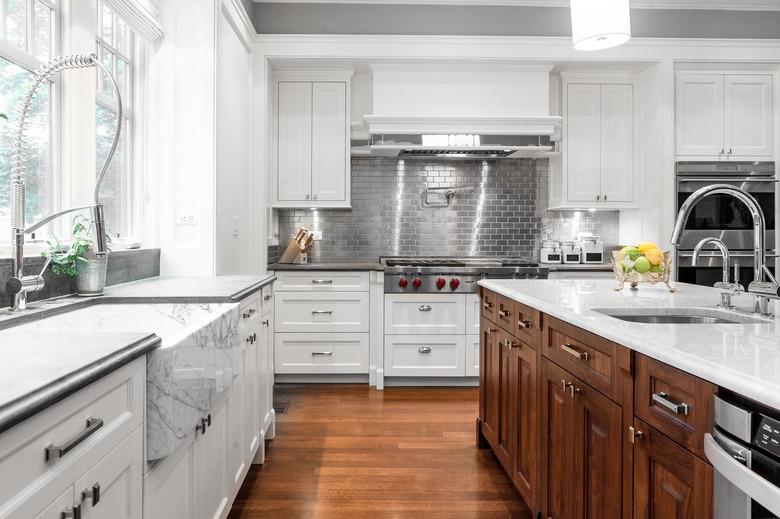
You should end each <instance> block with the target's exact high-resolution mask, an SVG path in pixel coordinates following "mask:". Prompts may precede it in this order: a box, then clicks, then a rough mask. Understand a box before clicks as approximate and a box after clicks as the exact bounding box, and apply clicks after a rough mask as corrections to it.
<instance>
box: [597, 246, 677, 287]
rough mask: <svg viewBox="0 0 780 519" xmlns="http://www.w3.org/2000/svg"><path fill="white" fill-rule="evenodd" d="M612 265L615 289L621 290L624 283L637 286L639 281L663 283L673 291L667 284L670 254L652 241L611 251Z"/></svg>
mask: <svg viewBox="0 0 780 519" xmlns="http://www.w3.org/2000/svg"><path fill="white" fill-rule="evenodd" d="M612 267H613V271H614V273H615V279H617V281H618V286H617V288H615V290H623V287H624V286H625V285H626V283H628V284H629V285H630V286H631V288H637V287H638V286H639V284H640V283H650V284H653V285H654V284H656V283H664V284H665V285H666V288H668V289H669V290H670V291H671V292H674V288H672V286H671V285H670V284H669V280H670V278H671V275H672V255H671V253H670V252H669V251H662V250H661V249H660V248H659V247H658V245H656V244H655V243H653V242H643V243H640V244H639V245H627V246H625V247H623V248H622V249H620V250H616V251H613V252H612Z"/></svg>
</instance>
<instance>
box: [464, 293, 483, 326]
mask: <svg viewBox="0 0 780 519" xmlns="http://www.w3.org/2000/svg"><path fill="white" fill-rule="evenodd" d="M479 316H480V312H479V294H466V333H467V334H469V333H476V334H477V335H479Z"/></svg>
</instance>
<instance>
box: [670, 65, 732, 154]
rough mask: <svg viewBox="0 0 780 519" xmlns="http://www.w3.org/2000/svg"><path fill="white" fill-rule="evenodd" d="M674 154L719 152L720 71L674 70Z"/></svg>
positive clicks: (720, 137) (721, 118) (721, 149)
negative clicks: (698, 72) (677, 72)
mask: <svg viewBox="0 0 780 519" xmlns="http://www.w3.org/2000/svg"><path fill="white" fill-rule="evenodd" d="M675 98H676V110H675V112H676V114H675V115H676V119H677V120H676V127H677V155H709V156H714V157H718V156H720V155H721V154H722V152H723V148H724V145H723V139H724V120H723V75H722V74H677V89H676V92H675Z"/></svg>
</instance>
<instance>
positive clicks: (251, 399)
mask: <svg viewBox="0 0 780 519" xmlns="http://www.w3.org/2000/svg"><path fill="white" fill-rule="evenodd" d="M262 333H263V332H262V330H260V329H259V328H257V327H255V328H253V329H252V330H251V334H252V339H253V341H252V344H250V345H249V347H248V348H247V349H246V352H245V359H244V383H243V384H242V386H241V387H242V391H243V398H242V400H243V402H242V405H243V411H242V415H243V416H242V417H241V419H242V420H243V425H244V434H243V435H242V439H243V446H244V450H243V454H244V462H245V463H246V464H247V465H250V464H251V463H252V457H253V456H254V454H255V451H256V450H257V448H258V446H259V444H260V393H259V385H260V380H259V379H260V374H259V372H258V369H259V363H258V355H259V354H260V341H259V339H260V337H261V335H262ZM235 422H236V420H231V425H232V424H233V423H235ZM236 483H237V484H240V481H236Z"/></svg>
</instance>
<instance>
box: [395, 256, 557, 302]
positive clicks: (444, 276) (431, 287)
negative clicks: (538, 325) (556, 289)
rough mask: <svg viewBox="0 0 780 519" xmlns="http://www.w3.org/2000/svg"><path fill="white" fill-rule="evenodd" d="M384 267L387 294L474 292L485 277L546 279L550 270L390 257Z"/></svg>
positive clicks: (507, 262) (522, 263) (510, 261)
mask: <svg viewBox="0 0 780 519" xmlns="http://www.w3.org/2000/svg"><path fill="white" fill-rule="evenodd" d="M380 262H381V263H382V265H384V267H385V293H386V294H404V293H408V294H414V293H422V294H425V293H428V294H430V293H474V292H477V282H478V281H479V280H480V279H484V278H500V279H546V278H547V275H548V273H549V269H547V268H545V267H540V266H539V264H538V263H534V262H531V261H527V260H523V259H516V258H471V257H468V258H452V257H415V256H390V257H384V258H380Z"/></svg>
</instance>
